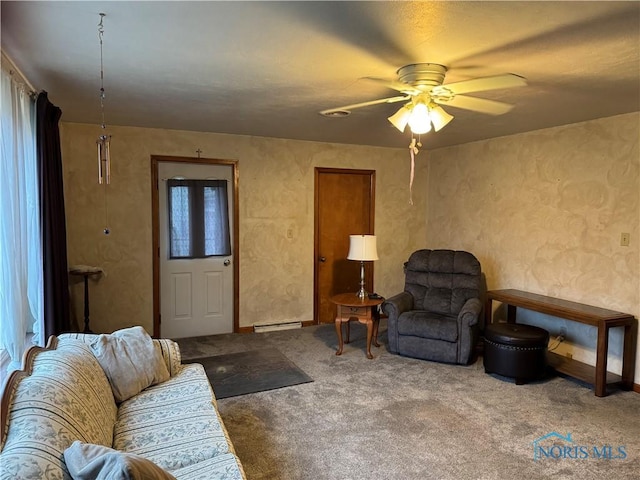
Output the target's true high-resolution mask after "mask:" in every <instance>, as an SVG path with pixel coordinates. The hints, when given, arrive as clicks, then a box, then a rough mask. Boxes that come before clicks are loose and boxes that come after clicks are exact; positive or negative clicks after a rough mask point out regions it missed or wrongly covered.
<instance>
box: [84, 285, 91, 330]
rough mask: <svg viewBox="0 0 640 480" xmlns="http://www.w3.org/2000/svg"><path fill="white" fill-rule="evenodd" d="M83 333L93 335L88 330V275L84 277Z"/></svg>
mask: <svg viewBox="0 0 640 480" xmlns="http://www.w3.org/2000/svg"><path fill="white" fill-rule="evenodd" d="M83 333H93V332H92V331H91V329H90V328H89V275H84V330H83Z"/></svg>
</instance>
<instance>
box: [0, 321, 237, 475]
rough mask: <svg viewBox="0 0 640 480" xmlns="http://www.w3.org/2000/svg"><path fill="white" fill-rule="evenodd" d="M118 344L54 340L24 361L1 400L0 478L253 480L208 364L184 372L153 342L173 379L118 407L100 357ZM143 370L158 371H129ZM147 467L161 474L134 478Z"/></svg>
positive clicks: (81, 338) (68, 337)
mask: <svg viewBox="0 0 640 480" xmlns="http://www.w3.org/2000/svg"><path fill="white" fill-rule="evenodd" d="M135 328H138V329H140V328H141V327H135ZM113 335H115V333H114V334H113ZM109 337H110V336H109V335H91V334H63V335H60V336H58V337H56V336H53V337H51V338H50V339H49V342H48V344H47V346H46V347H45V348H40V347H32V348H31V349H30V350H29V351H28V352H27V353H26V354H25V357H24V359H23V370H22V371H16V372H13V373H12V374H11V375H10V376H9V377H8V378H7V379H6V382H5V384H4V389H3V392H2V432H1V433H2V441H1V444H0V449H1V451H0V478H1V479H2V480H8V479H50V480H67V479H73V480H76V479H85V478H93V479H95V478H105V479H106V478H154V479H160V478H168V479H171V478H176V479H188V480H196V479H201V480H214V479H224V480H236V479H244V478H246V477H245V474H244V471H243V469H242V465H241V463H240V460H239V459H238V457H237V456H236V454H235V451H234V448H233V445H232V443H231V441H230V439H229V436H228V434H227V431H226V429H225V427H224V424H223V423H222V419H221V418H220V415H219V412H218V409H217V403H216V400H215V396H214V394H213V390H212V388H211V385H210V384H209V380H208V379H207V376H206V374H205V371H204V368H203V367H202V365H199V364H182V363H181V358H180V350H179V347H178V344H177V343H175V342H173V341H171V340H168V339H160V340H157V339H153V340H152V339H151V337H148V342H149V345H152V347H150V348H151V349H152V352H151V353H152V355H151V357H153V358H154V359H155V361H157V362H159V365H157V367H158V369H161V370H162V373H163V374H164V375H165V377H163V378H161V381H157V382H151V383H153V384H152V385H151V386H147V387H146V388H143V389H142V390H141V391H140V392H138V393H135V394H134V395H132V396H130V398H127V399H125V400H122V401H117V400H118V398H117V395H116V393H114V392H116V391H115V390H114V387H113V385H111V379H110V377H109V371H108V370H105V368H104V366H103V365H102V363H101V362H102V361H103V360H102V357H100V356H98V357H97V356H96V345H98V346H99V342H98V340H99V339H102V340H103V341H104V342H105V345H106V344H107V343H106V342H107V341H108V340H110V338H109ZM114 338H115V337H114ZM105 339H106V340H105ZM135 350H136V351H137V352H139V351H140V350H139V349H138V348H137V347H136V348H135ZM111 353H113V352H111ZM133 353H135V352H133ZM120 357H122V355H120ZM158 359H159V360H158ZM141 363H152V362H151V359H149V362H138V365H135V364H134V365H133V366H132V367H131V368H129V370H130V371H131V372H134V371H135V370H136V369H137V368H138V366H139V365H140V364H141ZM131 372H130V373H131ZM136 375H137V374H136ZM125 376H126V375H125ZM143 386H144V385H143ZM96 452H97V453H96ZM72 454H73V455H72ZM79 454H84V455H85V456H86V458H85V457H82V458H81V459H80V460H82V462H84V464H79V463H78V462H79V458H80V457H78V455H79ZM91 455H93V457H92V456H91ZM82 462H80V463H82ZM72 463H73V465H72ZM114 465H117V466H118V468H120V469H121V470H122V472H124V473H123V474H119V475H114V474H113V471H114V468H115V467H114ZM72 466H73V468H72ZM146 467H149V468H151V469H154V470H148V471H147V472H151V473H147V474H146V476H144V475H140V476H136V475H135V473H136V472H139V471H144V468H146ZM100 470H102V471H100ZM106 470H110V471H111V472H109V471H106ZM160 472H162V473H160ZM165 474H166V475H165Z"/></svg>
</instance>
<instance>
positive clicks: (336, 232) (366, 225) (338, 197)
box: [314, 167, 375, 323]
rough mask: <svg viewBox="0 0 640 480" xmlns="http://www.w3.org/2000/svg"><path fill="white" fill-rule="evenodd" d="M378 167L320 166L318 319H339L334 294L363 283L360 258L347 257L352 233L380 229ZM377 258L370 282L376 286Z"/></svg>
mask: <svg viewBox="0 0 640 480" xmlns="http://www.w3.org/2000/svg"><path fill="white" fill-rule="evenodd" d="M374 199H375V170H349V169H337V168H319V167H318V168H316V170H315V248H314V250H315V251H314V254H315V271H314V273H315V281H314V321H315V323H333V322H334V321H335V316H336V306H335V305H334V304H332V303H331V301H330V298H331V297H332V296H333V295H336V294H338V293H346V292H354V293H355V292H357V291H358V290H359V288H360V262H357V261H353V260H347V253H348V252H349V235H361V234H365V235H372V234H374V214H375V209H374ZM373 263H374V262H365V288H366V289H367V291H368V292H373V291H375V290H374V286H373Z"/></svg>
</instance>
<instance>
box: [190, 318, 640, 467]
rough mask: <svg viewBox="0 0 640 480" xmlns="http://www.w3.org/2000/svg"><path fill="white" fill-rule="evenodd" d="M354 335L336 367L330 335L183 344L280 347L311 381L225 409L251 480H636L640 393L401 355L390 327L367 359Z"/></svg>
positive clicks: (215, 350) (206, 348)
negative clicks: (389, 336) (390, 346)
mask: <svg viewBox="0 0 640 480" xmlns="http://www.w3.org/2000/svg"><path fill="white" fill-rule="evenodd" d="M351 333H352V340H353V341H352V343H350V344H348V345H345V349H344V353H343V354H342V356H339V357H338V356H336V355H335V348H336V344H337V340H336V334H335V330H334V327H333V325H322V326H315V327H307V328H303V329H298V330H287V331H280V332H272V333H261V334H230V335H218V336H211V337H200V338H192V339H182V340H179V343H180V346H181V351H182V354H183V356H184V357H185V358H197V357H204V356H208V355H219V354H224V353H231V352H241V351H248V350H255V349H258V348H271V347H274V348H277V349H278V350H280V351H281V352H282V353H283V354H285V355H286V356H287V357H288V358H289V359H290V360H291V361H293V362H294V363H295V364H296V365H298V366H299V367H300V368H301V369H302V370H304V371H305V372H306V373H307V374H308V375H309V376H311V377H312V378H313V380H314V381H313V382H312V383H306V384H301V385H296V386H292V387H286V388H281V389H278V390H272V391H268V392H260V393H255V394H250V395H243V396H239V397H233V398H226V399H222V400H219V402H218V403H219V407H220V412H221V414H222V417H223V419H224V422H225V425H226V427H227V429H228V431H229V434H230V436H231V439H232V441H233V443H234V445H235V448H236V451H237V454H238V456H239V457H240V459H241V461H242V463H243V465H244V467H245V471H246V473H247V476H248V478H249V480H258V479H264V480H267V479H268V480H297V479H300V480H302V479H309V480H311V479H314V480H321V479H331V480H333V479H336V480H338V479H341V480H347V479H350V480H359V479H363V480H364V479H389V480H396V479H397V480H400V479H403V480H413V479H415V480H422V479H442V480H445V479H451V480H464V479H496V480H498V479H499V480H503V479H612V480H613V479H615V480H623V479H640V394H637V393H634V392H621V391H617V392H614V393H613V394H611V395H609V396H607V397H604V398H598V397H595V396H594V395H593V391H592V390H591V389H590V388H589V387H588V386H585V385H584V384H580V383H578V382H575V381H572V380H569V379H566V378H561V377H552V378H549V379H546V380H544V381H539V382H535V383H532V384H527V385H521V386H516V385H515V384H514V383H513V382H512V381H510V380H508V379H504V378H499V377H495V376H492V375H487V374H485V373H484V369H483V367H482V358H480V359H478V360H477V361H475V362H474V363H473V364H471V365H469V366H456V365H447V364H440V363H434V362H425V361H421V360H415V359H410V358H404V357H401V356H398V355H393V354H391V353H389V352H388V351H387V348H386V328H385V324H384V321H383V322H382V325H381V334H380V342H381V344H382V347H380V348H377V349H376V348H373V353H374V356H375V358H374V359H373V360H367V358H366V357H365V341H364V337H365V329H364V327H363V326H360V325H353V326H352V329H351ZM214 389H215V386H214ZM568 435H570V441H569V440H565V439H563V438H560V437H565V438H567V437H568ZM545 436H547V438H543V437H545ZM594 448H595V449H596V450H594ZM544 452H546V454H547V455H548V456H545V453H544ZM534 453H538V456H539V457H540V456H541V458H538V459H534ZM598 455H600V456H599V457H598ZM604 457H607V458H604ZM616 457H617V458H616Z"/></svg>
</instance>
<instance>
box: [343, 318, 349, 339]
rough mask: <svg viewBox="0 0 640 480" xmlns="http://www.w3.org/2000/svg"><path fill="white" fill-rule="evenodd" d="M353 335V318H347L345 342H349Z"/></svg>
mask: <svg viewBox="0 0 640 480" xmlns="http://www.w3.org/2000/svg"><path fill="white" fill-rule="evenodd" d="M350 336H351V319H349V320H347V338H346V339H345V341H344V343H349V337H350Z"/></svg>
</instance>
